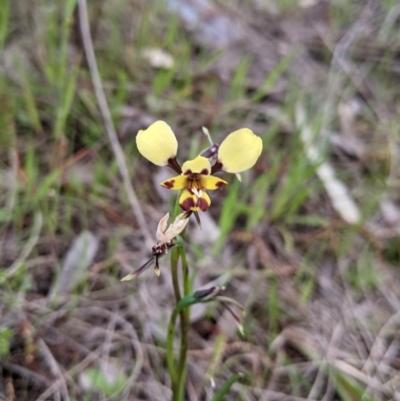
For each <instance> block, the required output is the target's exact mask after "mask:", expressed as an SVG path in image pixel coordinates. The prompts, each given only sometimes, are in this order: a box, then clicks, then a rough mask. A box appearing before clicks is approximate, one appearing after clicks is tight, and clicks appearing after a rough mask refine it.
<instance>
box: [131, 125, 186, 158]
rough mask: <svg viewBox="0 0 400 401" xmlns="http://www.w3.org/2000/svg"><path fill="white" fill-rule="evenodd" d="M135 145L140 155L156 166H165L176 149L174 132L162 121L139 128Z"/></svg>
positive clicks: (176, 143)
mask: <svg viewBox="0 0 400 401" xmlns="http://www.w3.org/2000/svg"><path fill="white" fill-rule="evenodd" d="M136 145H137V148H138V150H139V152H140V153H141V154H142V156H143V157H145V158H146V159H147V160H149V161H151V162H152V163H154V164H156V165H157V166H166V165H167V164H168V159H171V158H174V157H175V156H176V152H177V150H178V142H177V140H176V137H175V134H174V133H173V131H172V129H171V127H170V126H169V125H168V124H167V123H165V122H164V121H156V122H155V123H153V124H151V125H150V127H149V128H147V129H146V130H140V131H139V132H138V134H137V135H136Z"/></svg>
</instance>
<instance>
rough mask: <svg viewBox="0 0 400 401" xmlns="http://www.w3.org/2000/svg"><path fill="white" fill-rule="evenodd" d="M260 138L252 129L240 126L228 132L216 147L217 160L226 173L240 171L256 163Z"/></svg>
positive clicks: (259, 150) (260, 149) (259, 151)
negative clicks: (240, 127) (217, 147)
mask: <svg viewBox="0 0 400 401" xmlns="http://www.w3.org/2000/svg"><path fill="white" fill-rule="evenodd" d="M261 151H262V140H261V138H260V137H258V136H257V135H255V134H254V133H253V131H252V130H250V129H248V128H242V129H239V130H237V131H235V132H232V133H231V134H229V135H228V136H227V137H226V138H225V140H224V141H223V142H222V143H221V145H220V147H219V149H218V162H220V163H221V164H222V170H223V171H226V172H227V173H240V172H242V171H245V170H248V169H249V168H251V167H253V166H254V165H255V164H256V161H257V159H258V158H259V157H260V154H261Z"/></svg>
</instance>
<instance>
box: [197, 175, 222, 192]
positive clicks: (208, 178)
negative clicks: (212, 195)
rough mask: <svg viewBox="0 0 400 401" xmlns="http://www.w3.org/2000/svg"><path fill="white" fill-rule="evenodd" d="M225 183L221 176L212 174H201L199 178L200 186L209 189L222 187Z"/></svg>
mask: <svg viewBox="0 0 400 401" xmlns="http://www.w3.org/2000/svg"><path fill="white" fill-rule="evenodd" d="M226 184H227V182H226V181H225V180H221V178H219V177H214V176H213V175H203V176H201V178H200V185H201V187H202V188H204V189H208V190H210V191H212V190H214V189H219V188H222V187H224V186H225V185H226Z"/></svg>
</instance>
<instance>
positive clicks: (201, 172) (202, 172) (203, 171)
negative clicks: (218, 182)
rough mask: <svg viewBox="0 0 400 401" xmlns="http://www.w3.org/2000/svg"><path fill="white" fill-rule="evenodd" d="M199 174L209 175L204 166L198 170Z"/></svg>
mask: <svg viewBox="0 0 400 401" xmlns="http://www.w3.org/2000/svg"><path fill="white" fill-rule="evenodd" d="M200 174H201V175H209V174H210V172H209V171H208V170H207V169H206V168H203V170H201V171H200Z"/></svg>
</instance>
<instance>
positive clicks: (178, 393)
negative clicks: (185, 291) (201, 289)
mask: <svg viewBox="0 0 400 401" xmlns="http://www.w3.org/2000/svg"><path fill="white" fill-rule="evenodd" d="M196 302H198V299H197V297H196V296H195V295H194V294H191V295H189V296H186V297H184V298H182V299H181V300H180V301H179V302H178V303H177V304H176V305H175V307H174V309H173V311H172V314H171V318H170V320H169V324H168V335H167V365H168V371H169V374H170V377H171V382H172V394H173V398H172V399H173V401H178V400H183V393H184V385H183V384H182V383H184V382H185V380H184V378H185V377H186V365H184V369H183V371H182V372H181V373H180V376H179V375H178V374H177V371H176V369H175V366H174V332H175V325H176V319H177V317H178V315H181V314H182V313H185V311H186V310H187V309H188V307H189V306H190V305H193V304H195V303H196Z"/></svg>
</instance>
